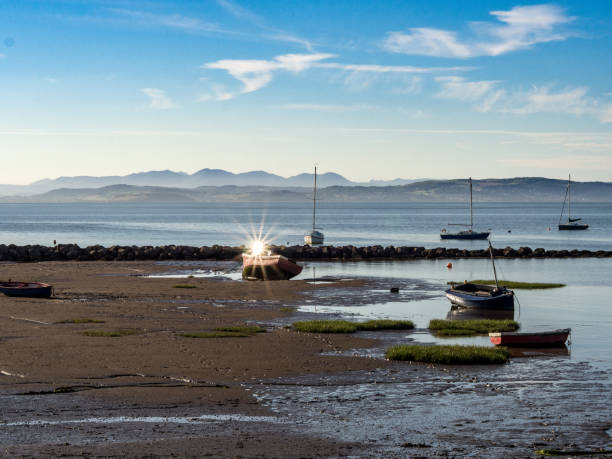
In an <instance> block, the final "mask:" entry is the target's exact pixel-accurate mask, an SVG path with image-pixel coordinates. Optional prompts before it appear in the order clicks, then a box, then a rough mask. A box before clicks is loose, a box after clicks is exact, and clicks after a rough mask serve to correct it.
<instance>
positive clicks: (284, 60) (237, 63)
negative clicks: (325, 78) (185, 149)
mask: <svg viewBox="0 0 612 459" xmlns="http://www.w3.org/2000/svg"><path fill="white" fill-rule="evenodd" d="M330 57H333V54H323V53H314V54H284V55H281V56H276V57H275V58H274V59H272V60H256V59H243V60H241V59H222V60H220V61H216V62H211V63H208V64H204V65H203V66H202V67H203V68H205V69H218V70H225V71H226V72H227V73H229V74H230V75H231V76H233V77H234V78H236V79H237V80H238V81H240V82H241V83H242V88H241V89H240V91H239V92H235V93H227V94H226V96H225V98H223V99H222V98H219V97H216V99H217V100H227V99H231V98H233V97H235V96H237V95H239V94H247V93H250V92H253V91H257V90H258V89H261V88H263V87H264V86H266V85H267V84H268V83H270V81H272V77H273V74H274V72H278V71H287V72H292V73H300V72H303V71H304V70H306V69H308V68H310V67H312V66H313V64H314V63H315V62H317V61H320V60H323V59H329V58H330Z"/></svg>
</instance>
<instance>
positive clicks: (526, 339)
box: [489, 328, 572, 347]
mask: <svg viewBox="0 0 612 459" xmlns="http://www.w3.org/2000/svg"><path fill="white" fill-rule="evenodd" d="M571 331H572V329H571V328H564V329H562V330H552V331H543V332H533V333H518V332H498V333H489V338H490V339H491V342H492V343H493V344H495V345H496V346H500V345H501V346H527V347H549V346H550V347H552V346H564V345H565V342H566V341H567V338H568V337H569V335H570V333H571Z"/></svg>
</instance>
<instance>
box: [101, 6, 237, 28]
mask: <svg viewBox="0 0 612 459" xmlns="http://www.w3.org/2000/svg"><path fill="white" fill-rule="evenodd" d="M109 11H111V12H112V13H115V14H116V15H118V16H123V17H126V18H129V19H130V21H137V22H138V23H140V24H144V25H147V26H151V25H157V26H162V27H168V28H173V29H182V30H185V31H191V32H217V33H219V32H221V33H229V32H228V31H227V30H224V29H222V28H221V27H219V26H218V25H217V24H213V23H209V22H205V21H202V20H201V19H198V18H194V17H190V16H183V15H181V14H157V13H149V12H146V11H135V10H127V9H122V8H111V9H110V10H109Z"/></svg>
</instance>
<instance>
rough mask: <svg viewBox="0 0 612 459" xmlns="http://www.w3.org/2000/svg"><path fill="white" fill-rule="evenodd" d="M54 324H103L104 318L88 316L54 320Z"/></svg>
mask: <svg viewBox="0 0 612 459" xmlns="http://www.w3.org/2000/svg"><path fill="white" fill-rule="evenodd" d="M55 323H56V324H103V323H106V320H100V319H90V318H89V317H81V318H77V319H66V320H60V321H59V322H55Z"/></svg>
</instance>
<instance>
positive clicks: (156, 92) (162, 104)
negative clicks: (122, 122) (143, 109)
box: [141, 88, 176, 110]
mask: <svg viewBox="0 0 612 459" xmlns="http://www.w3.org/2000/svg"><path fill="white" fill-rule="evenodd" d="M141 91H142V92H143V93H144V94H145V95H147V96H149V97H150V99H151V100H150V102H149V107H150V108H153V109H156V110H168V109H170V108H174V107H176V104H175V103H174V102H173V101H172V99H170V97H168V96H167V95H166V93H165V92H164V91H163V90H161V89H156V88H143V89H141Z"/></svg>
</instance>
